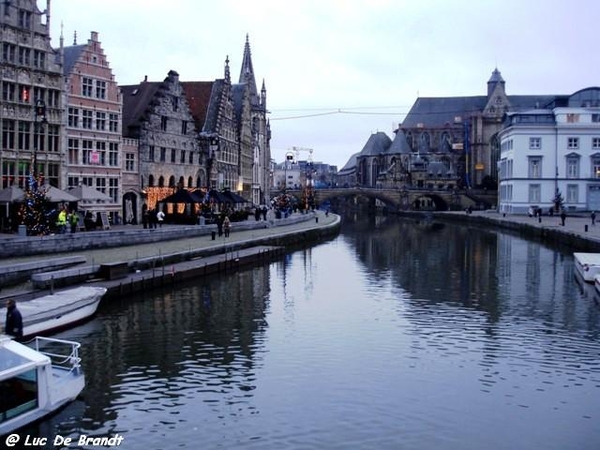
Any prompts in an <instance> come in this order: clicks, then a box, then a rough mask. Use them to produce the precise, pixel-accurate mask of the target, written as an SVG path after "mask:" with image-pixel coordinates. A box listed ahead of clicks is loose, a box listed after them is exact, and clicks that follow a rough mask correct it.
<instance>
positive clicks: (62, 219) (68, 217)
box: [56, 206, 79, 234]
mask: <svg viewBox="0 0 600 450" xmlns="http://www.w3.org/2000/svg"><path fill="white" fill-rule="evenodd" d="M77 225H79V214H77V211H76V210H72V211H69V210H68V209H67V207H66V206H63V207H62V208H61V209H60V211H59V212H58V217H57V218H56V226H57V227H58V232H59V234H65V233H66V232H67V227H69V228H70V230H71V233H75V232H77Z"/></svg>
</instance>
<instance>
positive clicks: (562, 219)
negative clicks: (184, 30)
mask: <svg viewBox="0 0 600 450" xmlns="http://www.w3.org/2000/svg"><path fill="white" fill-rule="evenodd" d="M566 218H567V213H566V212H565V210H564V209H563V210H562V211H561V212H560V223H561V225H562V226H563V227H564V226H565V220H566Z"/></svg>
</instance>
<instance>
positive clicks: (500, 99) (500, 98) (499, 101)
mask: <svg viewBox="0 0 600 450" xmlns="http://www.w3.org/2000/svg"><path fill="white" fill-rule="evenodd" d="M495 101H496V104H497V105H499V104H501V103H502V97H500V96H499V95H498V96H496V100H495Z"/></svg>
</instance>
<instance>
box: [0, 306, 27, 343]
mask: <svg viewBox="0 0 600 450" xmlns="http://www.w3.org/2000/svg"><path fill="white" fill-rule="evenodd" d="M4 332H5V333H6V334H8V335H9V336H13V337H14V338H16V339H17V340H19V339H21V338H22V337H23V318H22V317H21V312H20V311H19V310H18V309H17V302H15V301H14V300H13V299H9V300H8V301H7V302H6V322H5V325H4Z"/></svg>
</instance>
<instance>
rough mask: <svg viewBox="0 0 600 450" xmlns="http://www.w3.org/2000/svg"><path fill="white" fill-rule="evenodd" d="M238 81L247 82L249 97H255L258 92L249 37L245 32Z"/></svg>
mask: <svg viewBox="0 0 600 450" xmlns="http://www.w3.org/2000/svg"><path fill="white" fill-rule="evenodd" d="M240 83H247V84H248V86H249V88H250V96H251V97H255V96H256V95H257V94H258V92H257V89H256V80H255V78H254V68H253V67H252V55H251V53H250V38H249V36H248V34H246V44H245V45H244V57H243V58H242V69H241V71H240Z"/></svg>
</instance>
